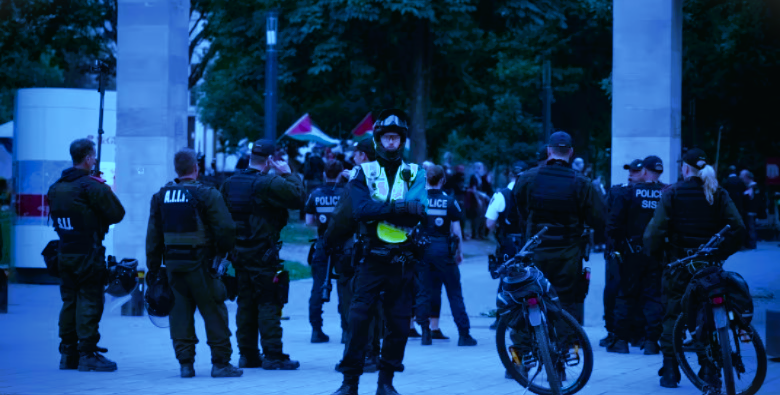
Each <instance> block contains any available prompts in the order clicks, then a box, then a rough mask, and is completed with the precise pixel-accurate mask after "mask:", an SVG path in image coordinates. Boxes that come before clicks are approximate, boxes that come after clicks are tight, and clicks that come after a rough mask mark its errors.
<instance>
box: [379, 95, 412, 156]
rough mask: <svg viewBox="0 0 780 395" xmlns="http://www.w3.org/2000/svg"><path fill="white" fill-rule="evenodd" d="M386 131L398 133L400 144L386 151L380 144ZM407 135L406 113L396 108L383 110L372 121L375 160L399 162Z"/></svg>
mask: <svg viewBox="0 0 780 395" xmlns="http://www.w3.org/2000/svg"><path fill="white" fill-rule="evenodd" d="M388 132H393V133H398V135H399V136H401V144H400V145H399V146H398V149H397V150H395V151H387V150H386V149H385V147H384V146H383V145H382V136H383V135H384V134H385V133H388ZM408 137H409V117H407V116H406V113H405V112H403V111H401V110H399V109H397V108H394V109H390V110H383V111H382V112H381V113H380V114H379V117H378V118H377V120H376V122H374V148H375V149H376V156H377V160H380V161H383V162H385V164H399V163H400V162H401V157H402V156H403V153H404V147H405V146H406V139H407V138H408Z"/></svg>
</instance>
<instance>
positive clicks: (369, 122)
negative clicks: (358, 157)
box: [352, 112, 374, 141]
mask: <svg viewBox="0 0 780 395" xmlns="http://www.w3.org/2000/svg"><path fill="white" fill-rule="evenodd" d="M373 132H374V118H373V117H372V116H371V113H370V112H369V113H368V114H366V116H365V117H363V120H362V121H360V123H359V124H358V125H357V126H355V128H354V129H352V135H353V136H355V140H356V141H360V140H363V139H364V138H366V137H371V136H372V135H373Z"/></svg>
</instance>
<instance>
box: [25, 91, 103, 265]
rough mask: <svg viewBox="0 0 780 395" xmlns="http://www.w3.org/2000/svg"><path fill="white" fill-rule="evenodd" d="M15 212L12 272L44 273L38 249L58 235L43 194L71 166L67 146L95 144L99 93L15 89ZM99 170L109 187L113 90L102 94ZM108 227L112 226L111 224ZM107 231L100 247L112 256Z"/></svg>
mask: <svg viewBox="0 0 780 395" xmlns="http://www.w3.org/2000/svg"><path fill="white" fill-rule="evenodd" d="M14 105H15V107H14V149H13V163H14V169H13V170H14V183H15V185H14V203H15V204H14V208H15V210H16V217H15V220H14V231H13V241H12V243H11V245H12V251H11V260H12V264H13V265H14V266H16V267H17V268H22V269H25V268H29V269H44V268H45V267H46V265H45V264H44V263H43V258H42V257H41V251H42V250H43V248H44V247H45V246H46V244H47V243H48V242H49V240H54V239H57V233H56V232H54V227H53V226H52V224H51V222H50V221H49V220H48V215H49V207H48V202H47V200H46V193H47V192H48V190H49V187H50V186H51V185H52V184H53V183H54V182H55V181H57V180H58V179H59V178H60V175H61V173H62V171H63V170H65V169H67V168H68V167H70V166H72V162H71V158H70V150H69V148H70V144H71V143H72V142H73V141H74V140H76V139H80V138H88V139H90V140H93V141H95V143H97V135H98V115H99V109H100V93H98V91H97V90H86V89H56V88H31V89H20V90H19V91H17V94H16V101H15V103H14ZM103 131H104V132H105V134H104V135H103V147H102V158H101V161H100V170H101V171H103V178H105V179H106V181H107V184H109V185H112V188H113V185H114V169H115V165H114V163H115V162H114V158H115V151H116V150H115V144H114V136H116V92H106V97H105V103H104V113H103ZM112 228H113V226H112ZM112 233H113V232H112V231H109V233H108V234H107V235H106V240H105V242H104V243H103V244H104V246H105V247H106V250H107V251H106V253H107V254H111V253H112V252H113V244H114V243H113V235H112Z"/></svg>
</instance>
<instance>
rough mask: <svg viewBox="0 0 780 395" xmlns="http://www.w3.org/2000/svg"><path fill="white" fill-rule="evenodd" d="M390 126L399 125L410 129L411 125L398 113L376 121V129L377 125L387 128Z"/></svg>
mask: <svg viewBox="0 0 780 395" xmlns="http://www.w3.org/2000/svg"><path fill="white" fill-rule="evenodd" d="M388 126H397V127H399V128H403V129H409V126H408V125H407V124H406V121H404V120H403V119H401V118H399V117H398V116H397V115H390V116H388V117H387V118H384V119H378V120H377V121H376V123H374V128H375V129H376V127H383V128H386V127H388Z"/></svg>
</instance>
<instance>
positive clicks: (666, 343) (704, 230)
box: [644, 177, 745, 358]
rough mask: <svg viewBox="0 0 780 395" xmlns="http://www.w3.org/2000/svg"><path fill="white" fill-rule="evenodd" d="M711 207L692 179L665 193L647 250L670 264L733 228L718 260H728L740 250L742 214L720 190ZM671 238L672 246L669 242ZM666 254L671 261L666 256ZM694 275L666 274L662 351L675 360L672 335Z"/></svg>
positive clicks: (650, 230)
mask: <svg viewBox="0 0 780 395" xmlns="http://www.w3.org/2000/svg"><path fill="white" fill-rule="evenodd" d="M713 203H714V204H712V205H710V204H709V203H708V202H707V200H706V198H705V196H704V191H703V187H702V182H701V180H700V179H699V178H696V177H692V178H690V179H688V180H685V181H680V182H678V183H676V184H674V185H671V186H669V187H668V188H667V189H665V190H664V192H663V195H662V197H661V203H660V204H659V205H658V207H657V208H656V209H655V213H654V214H653V219H652V220H651V221H650V223H649V224H648V225H647V228H646V229H645V233H644V244H645V250H646V251H648V253H649V254H650V255H651V256H654V257H656V258H658V260H659V261H663V262H666V263H669V262H671V261H674V260H677V259H679V258H684V257H685V256H687V254H688V252H690V251H693V250H695V249H697V248H698V247H699V246H701V245H702V244H705V243H706V242H707V241H708V240H709V239H710V238H711V237H712V236H713V235H714V234H716V233H717V232H719V231H720V230H721V229H723V228H724V227H725V226H726V225H730V226H731V230H732V232H733V233H732V236H731V237H730V238H728V239H727V240H726V242H724V244H723V245H721V248H720V250H719V253H720V256H719V257H718V258H720V259H725V258H726V257H728V256H730V255H731V254H733V253H734V252H736V251H737V250H738V249H739V244H740V242H739V241H740V240H742V238H741V237H742V235H744V232H745V225H744V223H743V222H742V218H741V217H740V215H739V211H738V210H737V207H736V206H735V205H734V203H733V202H732V201H731V198H729V195H728V193H727V192H726V191H725V190H724V189H723V188H720V187H718V189H717V191H716V192H715V194H714V201H713ZM667 239H668V241H669V242H668V243H667V242H666V241H665V240H667ZM664 253H666V256H667V259H663V258H662V256H663V255H664ZM690 280H691V274H690V273H688V271H686V270H681V271H678V272H677V273H676V274H674V275H672V274H671V272H670V271H669V270H668V269H666V268H665V269H664V273H663V297H662V303H663V305H664V309H665V313H664V318H663V324H662V325H663V333H662V334H661V351H662V352H663V354H664V356H665V357H671V358H674V348H673V345H672V333H673V330H674V324H675V322H676V320H677V317H678V316H679V315H680V314H681V313H682V307H681V306H680V301H681V300H682V297H683V294H684V293H685V289H686V287H687V286H688V282H690Z"/></svg>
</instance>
